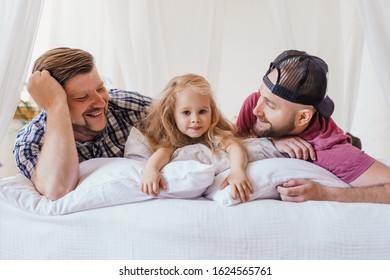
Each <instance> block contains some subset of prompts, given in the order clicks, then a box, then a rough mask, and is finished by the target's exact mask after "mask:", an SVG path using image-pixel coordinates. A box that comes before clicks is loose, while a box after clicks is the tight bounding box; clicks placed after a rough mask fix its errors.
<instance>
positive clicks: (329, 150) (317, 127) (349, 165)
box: [237, 92, 375, 183]
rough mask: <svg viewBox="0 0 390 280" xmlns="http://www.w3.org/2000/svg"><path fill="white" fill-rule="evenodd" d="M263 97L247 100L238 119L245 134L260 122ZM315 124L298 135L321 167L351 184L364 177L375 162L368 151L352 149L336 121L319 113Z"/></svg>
mask: <svg viewBox="0 0 390 280" xmlns="http://www.w3.org/2000/svg"><path fill="white" fill-rule="evenodd" d="M259 97H260V94H259V93H258V92H255V93H252V94H251V95H250V96H248V97H247V99H246V100H245V101H244V104H243V106H242V107H241V111H240V113H239V115H238V118H237V126H238V129H239V131H240V132H241V134H242V135H250V134H251V132H252V128H253V126H254V124H255V123H256V116H255V115H254V114H253V109H254V108H255V106H256V104H257V100H258V99H259ZM313 118H314V119H313V120H312V124H311V125H310V126H309V127H308V128H307V129H306V130H305V131H304V132H303V133H301V134H299V135H297V136H299V137H301V138H303V139H304V140H306V141H307V142H309V143H310V144H311V145H312V146H313V147H314V149H315V150H316V153H317V160H316V161H313V163H314V164H316V165H319V166H321V167H323V168H325V169H327V170H329V171H330V172H332V173H333V174H335V175H336V176H337V177H339V178H340V179H341V180H343V181H344V182H346V183H350V182H352V181H354V180H355V179H356V178H358V177H359V176H360V175H362V174H363V173H364V172H365V171H366V170H367V169H368V168H369V167H370V166H371V165H372V164H373V163H374V162H375V159H374V158H372V157H370V156H369V155H367V154H366V153H365V152H364V151H361V150H359V149H358V148H356V147H354V146H352V144H351V138H350V137H349V136H348V135H345V133H344V131H343V130H342V129H341V128H339V127H338V126H337V125H336V123H335V122H334V121H333V119H332V118H324V117H322V116H321V115H319V114H315V115H314V117H313Z"/></svg>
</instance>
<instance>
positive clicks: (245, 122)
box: [237, 92, 260, 136]
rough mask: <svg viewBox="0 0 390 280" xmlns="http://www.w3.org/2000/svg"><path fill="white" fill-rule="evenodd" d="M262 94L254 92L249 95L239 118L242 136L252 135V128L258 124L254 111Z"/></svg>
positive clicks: (238, 123) (239, 129)
mask: <svg viewBox="0 0 390 280" xmlns="http://www.w3.org/2000/svg"><path fill="white" fill-rule="evenodd" d="M259 97H260V94H259V93H258V92H254V93H252V94H251V95H249V96H248V97H247V98H246V99H245V101H244V103H243V104H242V107H241V110H240V113H239V114H238V117H237V128H238V131H239V133H240V134H241V135H242V136H248V135H250V134H251V133H252V128H253V126H254V125H255V123H256V116H255V115H254V114H253V109H254V108H255V107H256V104H257V100H258V99H259Z"/></svg>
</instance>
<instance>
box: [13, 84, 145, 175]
mask: <svg viewBox="0 0 390 280" xmlns="http://www.w3.org/2000/svg"><path fill="white" fill-rule="evenodd" d="M109 94H110V98H109V101H108V111H107V126H106V129H105V131H104V133H103V134H102V135H101V136H98V137H96V138H95V139H94V140H93V141H89V142H84V143H81V142H78V141H76V147H77V152H78V156H79V162H82V161H85V160H87V159H91V158H99V157H123V155H124V149H125V144H126V140H127V136H128V135H129V133H130V129H131V127H133V126H138V123H139V122H140V121H141V120H142V119H143V117H144V116H145V115H146V114H147V111H148V109H149V106H150V103H151V101H152V99H151V98H150V97H147V96H143V95H140V94H139V93H136V92H130V91H123V90H117V89H112V90H110V91H109ZM45 127H46V113H45V112H44V111H43V112H42V113H41V114H39V115H38V116H37V117H36V118H34V119H33V120H32V121H31V122H30V123H29V124H27V125H26V126H25V127H23V128H22V130H21V131H20V132H19V134H18V136H17V138H16V143H15V147H14V151H13V152H14V156H15V160H16V164H17V166H18V168H19V169H20V171H21V172H22V173H23V174H24V175H25V176H26V177H27V178H30V179H31V175H32V173H33V171H34V169H35V165H36V164H37V160H38V155H39V153H40V151H41V149H42V146H43V143H44V136H45ZM59 160H61V159H59Z"/></svg>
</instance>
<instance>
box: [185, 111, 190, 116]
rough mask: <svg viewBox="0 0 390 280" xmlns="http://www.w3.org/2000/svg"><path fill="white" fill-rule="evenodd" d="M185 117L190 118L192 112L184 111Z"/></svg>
mask: <svg viewBox="0 0 390 280" xmlns="http://www.w3.org/2000/svg"><path fill="white" fill-rule="evenodd" d="M183 115H185V116H189V115H191V112H190V111H183Z"/></svg>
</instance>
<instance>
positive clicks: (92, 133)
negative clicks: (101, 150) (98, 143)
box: [72, 124, 106, 141]
mask: <svg viewBox="0 0 390 280" xmlns="http://www.w3.org/2000/svg"><path fill="white" fill-rule="evenodd" d="M72 127H73V132H74V134H75V136H76V138H80V137H77V136H81V137H82V138H83V139H82V140H81V139H80V140H81V141H83V140H84V141H85V140H86V139H89V140H87V141H90V140H92V139H94V138H95V137H97V136H99V135H102V134H103V132H104V130H105V129H106V128H103V129H101V130H92V129H90V128H89V127H88V125H79V124H72ZM76 140H77V139H76Z"/></svg>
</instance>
